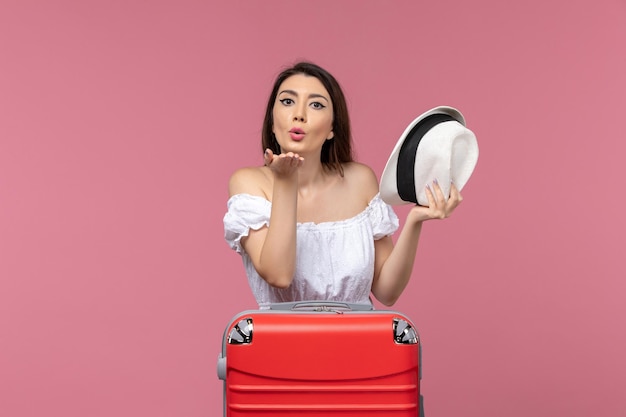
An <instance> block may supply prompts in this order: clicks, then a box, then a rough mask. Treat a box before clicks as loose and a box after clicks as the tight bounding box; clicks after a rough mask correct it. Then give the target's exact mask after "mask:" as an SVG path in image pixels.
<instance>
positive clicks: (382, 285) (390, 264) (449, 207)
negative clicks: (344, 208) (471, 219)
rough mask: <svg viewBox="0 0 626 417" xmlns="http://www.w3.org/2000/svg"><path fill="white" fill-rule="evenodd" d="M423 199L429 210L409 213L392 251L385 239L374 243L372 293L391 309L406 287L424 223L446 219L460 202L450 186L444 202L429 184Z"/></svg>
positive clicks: (437, 191)
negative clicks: (374, 256) (427, 203)
mask: <svg viewBox="0 0 626 417" xmlns="http://www.w3.org/2000/svg"><path fill="white" fill-rule="evenodd" d="M426 195H427V197H428V201H429V206H428V207H423V206H415V207H413V208H412V209H411V211H410V212H409V214H408V215H407V219H406V222H405V224H404V227H403V228H402V230H401V231H400V235H399V236H398V240H397V242H396V245H395V247H394V245H393V242H392V240H391V237H389V236H388V237H385V238H383V239H380V240H378V241H376V242H375V243H374V245H375V248H376V259H375V264H374V281H373V283H372V293H373V294H374V296H375V297H376V299H377V300H378V301H380V302H381V303H383V304H384V305H386V306H391V305H393V304H394V303H395V302H396V301H397V300H398V298H399V297H400V294H402V291H404V289H405V288H406V286H407V284H408V283H409V279H410V278H411V272H412V271H413V264H414V262H415V255H416V252H417V246H418V242H419V237H420V233H421V231H422V225H423V223H424V221H426V220H431V219H445V218H447V217H449V216H450V214H452V212H453V211H454V209H455V208H456V207H457V206H458V205H459V204H460V203H461V201H462V200H463V199H462V197H461V194H460V193H459V191H458V190H457V188H456V187H455V186H454V184H452V187H451V189H450V198H449V199H448V200H447V201H446V199H445V197H444V196H443V193H442V192H441V188H440V187H439V185H438V184H437V183H434V184H433V187H432V190H431V188H430V187H429V188H427V189H426Z"/></svg>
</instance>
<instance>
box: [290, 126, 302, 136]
mask: <svg viewBox="0 0 626 417" xmlns="http://www.w3.org/2000/svg"><path fill="white" fill-rule="evenodd" d="M289 133H297V134H300V135H302V134H304V130H302V129H300V128H299V127H292V128H291V130H290V131H289Z"/></svg>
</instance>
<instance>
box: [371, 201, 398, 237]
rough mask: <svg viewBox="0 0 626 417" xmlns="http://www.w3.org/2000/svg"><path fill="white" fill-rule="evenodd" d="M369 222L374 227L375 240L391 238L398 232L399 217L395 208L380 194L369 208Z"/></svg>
mask: <svg viewBox="0 0 626 417" xmlns="http://www.w3.org/2000/svg"><path fill="white" fill-rule="evenodd" d="M368 214H369V220H370V223H371V225H372V232H373V234H374V240H378V239H382V238H383V237H385V236H390V235H392V234H394V233H395V232H396V230H398V227H399V221H398V216H397V215H396V213H395V212H394V211H393V208H392V207H391V206H390V205H389V204H387V203H385V202H384V201H383V200H382V199H381V198H380V195H379V194H376V196H375V197H374V198H373V199H372V201H370V203H369V206H368Z"/></svg>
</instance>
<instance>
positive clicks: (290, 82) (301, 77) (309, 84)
mask: <svg viewBox="0 0 626 417" xmlns="http://www.w3.org/2000/svg"><path fill="white" fill-rule="evenodd" d="M285 90H289V91H293V92H295V93H297V94H298V95H309V94H319V95H323V96H324V97H327V98H328V99H329V100H330V94H328V91H327V90H326V88H325V87H324V84H322V82H321V81H320V80H318V79H317V78H316V77H313V76H311V75H306V74H294V75H292V76H291V77H289V78H287V79H286V80H285V81H283V82H282V84H281V85H280V86H279V87H278V93H279V94H280V93H281V92H283V91H285Z"/></svg>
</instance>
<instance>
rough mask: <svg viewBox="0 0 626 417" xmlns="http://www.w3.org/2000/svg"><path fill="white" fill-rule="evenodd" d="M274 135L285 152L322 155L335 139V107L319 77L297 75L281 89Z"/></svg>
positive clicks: (275, 116) (274, 110)
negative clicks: (323, 149) (327, 141)
mask: <svg viewBox="0 0 626 417" xmlns="http://www.w3.org/2000/svg"><path fill="white" fill-rule="evenodd" d="M272 117H273V122H274V123H273V128H272V131H273V132H274V135H275V136H276V140H277V141H278V144H279V145H280V148H281V150H282V152H283V153H284V152H290V151H291V152H297V153H299V154H301V155H303V154H307V153H315V152H317V153H319V152H320V151H321V149H322V145H323V144H324V142H325V141H326V140H329V139H332V138H333V135H334V134H333V103H332V101H331V99H330V95H329V94H328V91H326V88H324V85H323V84H322V83H321V82H320V80H318V79H317V78H315V77H311V76H307V75H304V74H296V75H292V76H291V77H289V78H287V79H286V80H285V81H283V83H282V84H281V85H280V87H279V88H278V94H277V95H276V101H275V102H274V108H273V111H272Z"/></svg>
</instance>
